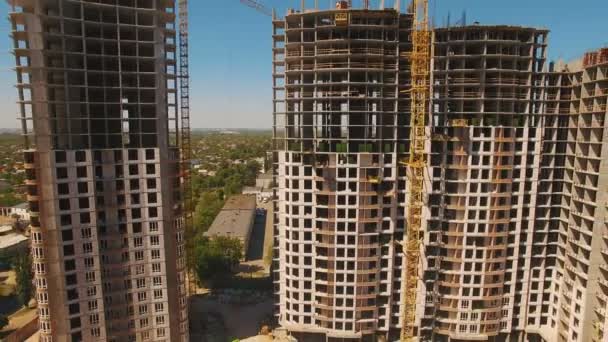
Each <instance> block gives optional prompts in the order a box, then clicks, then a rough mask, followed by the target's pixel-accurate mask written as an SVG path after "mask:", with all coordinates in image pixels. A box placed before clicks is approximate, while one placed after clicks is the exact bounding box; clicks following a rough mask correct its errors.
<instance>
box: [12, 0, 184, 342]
mask: <svg viewBox="0 0 608 342" xmlns="http://www.w3.org/2000/svg"><path fill="white" fill-rule="evenodd" d="M10 3H11V5H12V12H11V13H10V19H11V23H12V38H13V42H14V54H15V57H16V71H17V89H18V94H19V101H18V105H19V108H20V112H21V122H22V126H23V131H24V134H25V137H26V143H27V146H26V150H25V166H26V175H27V180H26V186H27V191H28V201H29V204H30V209H31V211H32V226H31V238H32V256H33V265H34V269H35V283H36V300H37V302H38V312H39V325H40V333H41V341H46V342H50V341H55V342H58V341H187V340H188V323H187V322H188V320H187V319H188V317H187V307H186V305H187V303H186V288H185V261H184V241H183V230H184V216H183V215H184V213H183V205H182V199H181V198H182V196H181V190H180V189H181V186H180V172H179V170H180V164H179V162H180V151H179V148H178V146H177V137H176V133H177V130H178V118H177V103H176V101H177V99H176V91H177V90H176V89H177V86H176V82H177V80H176V56H175V51H176V30H175V12H174V7H175V3H174V1H172V0H168V1H167V0H163V1H160V0H96V1H71V0H36V1H30V0H11V1H10Z"/></svg>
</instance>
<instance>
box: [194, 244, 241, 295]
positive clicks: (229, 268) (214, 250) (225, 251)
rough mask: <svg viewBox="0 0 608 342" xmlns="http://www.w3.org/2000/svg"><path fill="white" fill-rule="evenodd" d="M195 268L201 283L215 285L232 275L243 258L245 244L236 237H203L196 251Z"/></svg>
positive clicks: (209, 285)
mask: <svg viewBox="0 0 608 342" xmlns="http://www.w3.org/2000/svg"><path fill="white" fill-rule="evenodd" d="M194 254H195V255H194V261H195V265H194V270H195V272H196V276H197V279H198V282H199V284H201V285H204V286H208V287H214V286H215V285H216V284H218V282H220V281H221V280H223V279H226V278H228V277H230V276H231V275H232V274H233V271H234V269H235V267H236V266H237V265H238V264H239V262H240V260H241V259H242V258H243V245H242V243H241V242H240V241H239V240H238V239H236V238H230V237H223V236H217V237H214V238H212V239H209V238H207V237H204V238H201V239H200V240H199V242H198V243H197V246H196V248H195V251H194Z"/></svg>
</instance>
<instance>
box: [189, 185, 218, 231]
mask: <svg viewBox="0 0 608 342" xmlns="http://www.w3.org/2000/svg"><path fill="white" fill-rule="evenodd" d="M222 206H224V201H223V200H222V198H221V197H220V193H218V192H217V191H207V192H203V193H202V194H201V196H200V198H199V199H198V203H197V204H196V207H195V208H194V228H195V232H196V234H199V233H204V232H206V231H207V230H208V229H209V227H210V226H211V224H212V223H213V220H214V219H215V217H216V216H217V214H218V213H219V212H220V210H221V209H222Z"/></svg>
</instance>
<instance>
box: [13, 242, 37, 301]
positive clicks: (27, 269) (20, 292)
mask: <svg viewBox="0 0 608 342" xmlns="http://www.w3.org/2000/svg"><path fill="white" fill-rule="evenodd" d="M15 273H16V282H17V286H16V288H15V291H16V293H17V299H18V300H19V303H21V305H23V306H26V305H27V304H28V303H29V302H30V299H32V295H33V285H32V278H33V274H32V258H31V256H30V254H29V253H28V254H25V255H20V256H17V259H16V261H15Z"/></svg>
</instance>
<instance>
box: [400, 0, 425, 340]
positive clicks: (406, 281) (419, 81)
mask: <svg viewBox="0 0 608 342" xmlns="http://www.w3.org/2000/svg"><path fill="white" fill-rule="evenodd" d="M428 7H429V4H428V0H412V5H411V7H410V8H411V12H412V14H413V25H412V51H411V52H410V53H407V57H410V61H411V84H412V86H411V90H409V92H410V93H411V96H410V98H411V121H410V156H409V160H407V161H406V164H407V166H408V168H409V173H408V183H407V184H408V190H409V196H408V202H407V217H408V219H407V227H406V230H405V234H404V237H403V242H402V243H401V246H402V248H403V258H402V268H401V296H400V298H401V336H400V339H401V341H413V340H415V338H416V330H415V326H416V302H417V292H418V281H419V273H418V270H419V263H420V249H421V244H422V208H423V206H424V170H425V167H426V158H425V155H426V151H425V146H426V140H427V137H426V124H425V121H426V115H427V113H428V106H429V104H428V103H429V97H430V96H429V94H430V90H429V85H430V82H429V79H430V76H429V73H430V65H431V50H430V49H431V44H430V43H431V32H430V30H429V20H428Z"/></svg>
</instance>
